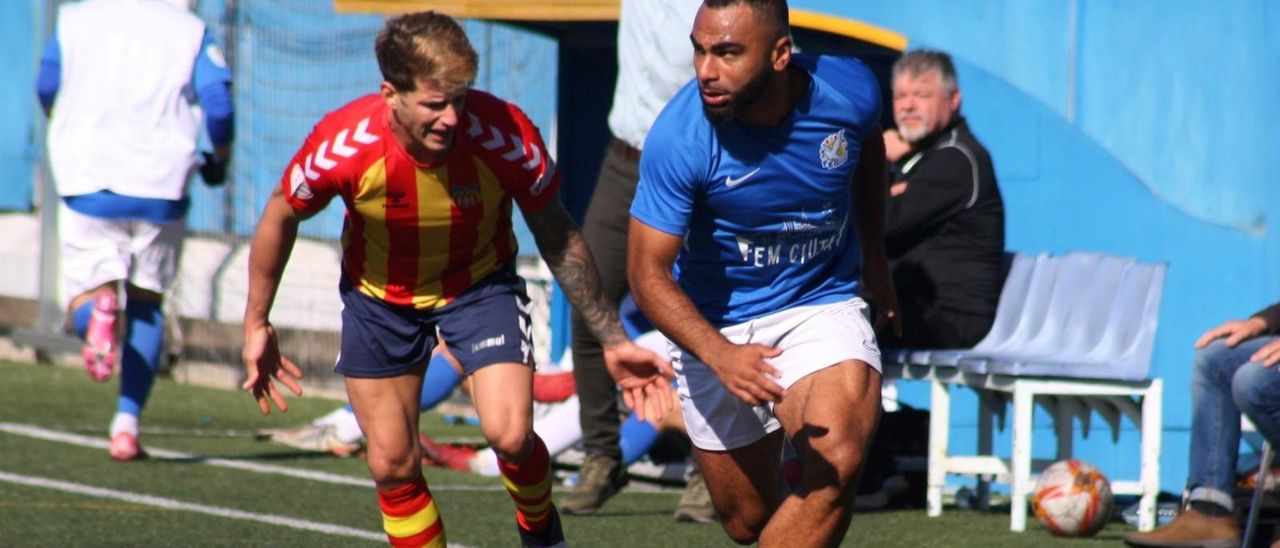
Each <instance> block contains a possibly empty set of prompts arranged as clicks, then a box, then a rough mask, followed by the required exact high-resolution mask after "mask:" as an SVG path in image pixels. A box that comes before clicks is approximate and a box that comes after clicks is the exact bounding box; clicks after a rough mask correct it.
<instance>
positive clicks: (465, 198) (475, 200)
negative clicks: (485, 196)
mask: <svg viewBox="0 0 1280 548" xmlns="http://www.w3.org/2000/svg"><path fill="white" fill-rule="evenodd" d="M449 194H450V195H451V196H453V203H455V204H458V207H462V208H467V207H474V206H476V205H479V204H480V185H476V184H469V185H452V186H450V187H449Z"/></svg>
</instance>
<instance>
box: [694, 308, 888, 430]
mask: <svg viewBox="0 0 1280 548" xmlns="http://www.w3.org/2000/svg"><path fill="white" fill-rule="evenodd" d="M867 315H868V309H867V303H866V302H865V301H863V300H862V299H860V298H854V299H850V300H848V301H843V302H838V303H832V304H824V305H814V306H800V307H795V308H789V309H787V310H783V311H782V312H778V313H776V314H770V315H768V316H763V317H760V318H756V319H754V320H750V321H748V322H745V323H740V324H737V325H731V326H728V327H724V328H721V329H720V333H721V334H723V335H724V336H725V338H727V339H729V341H730V342H733V343H735V344H746V343H757V344H762V345H765V346H771V347H775V348H779V349H781V350H782V355H780V356H778V357H776V358H771V359H770V360H769V363H770V364H772V365H773V366H774V367H775V368H777V369H778V370H779V372H781V373H782V378H781V379H779V381H778V384H780V385H782V387H783V389H786V388H789V387H791V385H793V384H795V383H796V382H797V381H799V380H800V379H802V378H804V377H805V376H806V375H809V374H810V373H814V372H816V371H820V370H822V369H826V368H828V367H831V366H833V365H835V364H837V363H839V362H842V361H845V360H859V361H862V362H866V363H867V365H870V366H871V367H872V368H873V369H875V370H876V371H877V372H878V371H880V349H879V347H877V346H876V335H875V331H874V330H873V329H872V328H871V324H870V322H868V319H867ZM670 352H671V364H672V366H673V367H674V368H675V370H676V374H677V376H678V381H679V387H678V389H679V393H680V405H681V410H683V411H684V421H685V425H686V426H687V427H688V430H689V439H690V440H692V441H693V445H694V446H696V447H698V448H699V449H704V450H710V451H724V450H729V449H737V448H740V447H745V446H747V445H751V444H752V443H755V442H756V441H758V440H759V439H760V438H763V437H765V435H767V434H769V433H771V432H773V431H775V430H777V429H779V428H781V427H782V424H781V423H779V422H778V418H777V417H776V416H774V414H773V406H772V404H769V405H757V406H751V405H747V403H746V402H744V401H742V400H740V399H738V397H737V396H734V395H733V393H732V392H729V390H728V389H727V388H725V386H724V384H723V383H721V382H720V379H719V377H716V375H715V373H712V372H711V369H710V368H709V367H707V365H706V364H705V363H702V362H701V361H700V360H698V359H697V358H696V357H694V356H693V355H691V354H686V353H684V352H683V351H681V350H680V348H679V347H677V346H675V345H674V344H672V345H671V346H670Z"/></svg>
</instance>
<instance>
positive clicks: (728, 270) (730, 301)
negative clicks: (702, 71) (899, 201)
mask: <svg viewBox="0 0 1280 548" xmlns="http://www.w3.org/2000/svg"><path fill="white" fill-rule="evenodd" d="M791 65H792V66H793V67H797V68H800V69H802V70H804V71H805V72H807V73H808V74H809V76H810V77H811V78H810V80H811V85H810V88H809V93H808V94H807V95H806V96H805V97H804V98H802V99H801V100H800V101H799V102H798V103H797V104H796V106H795V107H794V109H793V110H792V111H791V112H790V113H789V114H788V115H787V117H786V119H784V120H783V121H782V123H780V124H778V125H777V126H776V127H760V126H750V125H744V124H740V123H732V124H725V125H721V126H717V125H714V124H712V123H711V122H709V121H708V120H707V119H706V117H705V116H704V115H703V113H702V100H701V97H700V95H699V91H698V86H697V83H696V82H691V83H690V84H688V85H686V86H685V87H684V89H682V90H680V92H679V93H678V94H676V96H675V97H674V98H673V99H672V100H671V102H670V103H668V104H667V107H666V109H664V110H663V111H662V114H661V115H659V116H658V120H657V121H656V122H655V123H654V126H653V128H652V129H651V130H650V132H649V136H648V139H647V140H646V141H645V145H644V154H643V155H642V156H641V158H640V182H639V185H638V187H637V188H636V197H635V201H634V202H633V203H632V205H631V215H632V216H633V217H635V218H636V219H637V220H639V221H640V222H642V223H644V224H646V225H648V226H651V227H653V228H655V229H657V230H660V231H663V232H666V233H669V234H674V235H678V236H681V237H683V238H684V247H683V248H682V249H681V252H680V256H679V257H678V258H677V260H676V265H675V275H676V279H677V280H678V282H679V283H680V287H681V288H682V289H684V291H685V293H687V294H688V295H689V298H690V299H691V300H692V301H693V303H694V304H695V305H696V306H697V307H698V310H699V311H701V312H702V314H703V315H704V316H705V317H706V318H707V319H708V320H709V321H711V322H712V323H713V324H717V325H727V324H734V323H741V322H744V321H747V320H750V319H752V318H757V317H760V316H763V315H766V314H770V313H774V312H777V311H780V310H784V309H787V308H790V307H794V306H800V305H812V304H824V303H831V302H837V301H841V300H847V299H849V298H852V297H854V296H856V295H857V291H858V276H859V263H860V260H861V255H860V253H859V250H858V243H857V241H856V238H855V237H854V233H853V229H852V219H851V211H852V202H853V193H852V188H851V186H852V180H853V172H854V168H855V167H856V166H857V160H858V155H859V153H860V151H861V147H862V141H863V140H864V139H866V138H867V137H868V136H870V135H871V133H872V132H873V131H875V129H876V127H877V124H878V123H879V119H880V89H879V86H878V85H877V84H876V80H875V76H873V75H872V73H871V71H870V70H868V69H867V67H866V66H864V65H863V64H862V63H861V62H859V61H857V60H855V59H850V58H842V57H832V56H820V57H815V56H808V55H802V54H796V55H793V56H792V60H791ZM876 137H878V135H877V136H876Z"/></svg>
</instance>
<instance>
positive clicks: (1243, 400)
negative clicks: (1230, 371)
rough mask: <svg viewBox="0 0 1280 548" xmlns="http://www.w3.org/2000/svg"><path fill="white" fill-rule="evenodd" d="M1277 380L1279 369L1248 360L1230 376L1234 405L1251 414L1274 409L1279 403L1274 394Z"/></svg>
mask: <svg viewBox="0 0 1280 548" xmlns="http://www.w3.org/2000/svg"><path fill="white" fill-rule="evenodd" d="M1277 381H1280V371H1277V370H1276V369H1275V368H1273V367H1263V366H1262V364H1259V363H1256V362H1249V363H1247V364H1244V365H1243V366H1241V367H1240V369H1238V370H1236V373H1235V375H1234V376H1232V378H1231V399H1232V400H1234V401H1235V403H1236V407H1238V408H1239V409H1240V410H1241V411H1243V412H1244V413H1245V414H1247V415H1251V416H1256V415H1258V414H1259V413H1261V412H1266V411H1267V410H1270V409H1274V408H1276V407H1277V405H1278V404H1280V401H1277V399H1276V396H1275V394H1276V393H1277V392H1276V391H1275V385H1276V383H1277Z"/></svg>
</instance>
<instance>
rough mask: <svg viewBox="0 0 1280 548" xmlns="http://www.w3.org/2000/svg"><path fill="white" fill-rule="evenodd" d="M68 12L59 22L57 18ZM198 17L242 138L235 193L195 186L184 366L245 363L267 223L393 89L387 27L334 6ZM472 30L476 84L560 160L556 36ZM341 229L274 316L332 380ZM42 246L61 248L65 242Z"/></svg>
mask: <svg viewBox="0 0 1280 548" xmlns="http://www.w3.org/2000/svg"><path fill="white" fill-rule="evenodd" d="M56 3H57V2H54V3H53V4H55V5H51V9H49V10H48V14H47V17H49V18H53V17H56ZM194 11H195V13H196V14H197V15H198V16H200V17H201V19H203V20H204V21H205V22H206V23H207V24H208V26H209V29H210V31H211V32H212V33H213V35H214V37H215V38H216V39H217V40H218V42H219V43H220V44H221V45H222V47H223V49H224V52H225V56H226V58H227V61H228V64H229V65H230V67H231V69H232V72H233V81H234V84H233V98H234V101H235V108H236V120H235V121H236V139H235V142H234V146H233V149H232V163H231V170H230V172H229V176H228V180H227V182H226V184H225V185H223V186H221V187H217V188H209V187H206V186H204V185H203V184H201V183H200V181H199V179H198V178H195V179H193V181H192V183H191V186H190V195H191V203H192V206H191V209H190V213H189V215H188V219H187V222H188V228H189V230H190V232H189V235H188V238H187V241H186V246H185V249H184V253H183V259H182V263H181V266H180V270H179V275H178V280H177V283H176V285H175V287H174V289H173V292H172V295H171V296H170V298H169V299H168V301H167V304H166V306H167V309H168V310H167V311H168V312H169V313H168V317H169V318H171V319H173V321H171V322H170V324H171V325H170V329H169V349H170V355H171V356H173V357H178V358H179V359H182V360H192V361H199V362H213V363H218V364H238V363H239V362H240V344H241V338H242V336H241V327H242V325H241V324H242V317H243V314H244V305H245V299H246V296H247V281H248V280H247V278H248V252H249V244H250V239H251V236H252V232H253V230H254V228H255V226H256V224H257V220H258V217H259V215H260V213H261V211H262V208H263V206H264V205H265V203H266V200H267V198H268V197H269V195H270V193H271V191H272V189H273V188H274V187H275V186H276V185H277V184H278V182H279V180H280V176H281V173H282V172H283V170H284V169H285V165H286V163H287V162H288V161H289V159H290V158H292V156H293V154H294V152H295V151H296V150H297V148H298V147H299V146H300V145H301V144H302V142H303V139H304V138H305V137H306V135H307V133H308V132H309V131H310V130H311V128H312V126H313V125H314V124H315V123H316V122H318V121H319V120H320V119H321V118H322V117H323V116H324V115H325V114H326V113H328V112H330V111H332V110H334V109H336V108H338V107H340V106H342V105H343V104H345V103H347V102H349V101H351V100H353V99H355V98H357V97H359V96H361V95H365V94H368V93H372V92H375V91H376V90H377V89H378V85H379V83H380V82H381V81H382V79H381V76H380V74H379V72H378V67H377V63H376V59H375V58H374V53H373V42H374V37H375V36H376V35H377V32H378V30H379V29H380V28H381V27H382V24H383V21H384V18H383V17H381V16H371V15H351V14H338V13H335V12H334V11H333V4H332V2H320V1H315V0H253V1H252V2H246V1H243V0H241V1H237V0H201V1H200V2H197V3H196V6H195V8H194ZM463 24H464V27H465V29H466V31H467V34H468V36H469V37H470V38H471V41H472V43H473V45H474V46H475V48H476V50H477V51H478V53H479V54H480V72H479V74H478V76H477V81H476V83H475V87H476V88H478V89H483V90H486V91H489V92H491V93H493V94H495V95H497V96H499V97H502V98H505V99H508V100H511V101H513V102H515V103H516V104H518V105H520V107H521V108H522V109H523V110H525V111H526V113H528V114H529V116H530V118H531V119H532V120H533V121H534V123H535V124H537V125H538V127H539V128H541V129H542V132H543V136H544V138H545V139H546V140H547V142H548V146H549V147H550V148H551V150H553V151H554V150H555V149H554V147H555V142H556V136H555V126H554V119H555V110H556V104H555V100H556V90H555V84H556V79H557V74H556V70H557V64H556V57H557V45H556V42H555V40H553V39H551V38H548V37H545V36H541V35H538V34H536V33H533V32H529V31H525V30H521V29H518V28H514V27H510V26H506V25H502V24H499V23H492V22H484V21H464V22H463ZM204 138H206V137H204V136H202V139H204ZM203 146H208V145H207V143H204V144H203ZM52 209H54V208H41V213H40V215H53V214H54V212H53V211H51V210H52ZM342 219H343V208H342V207H341V205H340V204H332V205H331V206H330V207H329V208H327V209H326V210H325V211H323V212H322V213H321V214H319V215H317V216H316V217H313V218H312V219H310V220H308V221H306V222H304V223H303V224H302V226H301V227H300V238H299V241H298V243H297V245H296V246H295V248H294V251H293V254H292V258H291V260H290V262H289V265H288V267H287V269H286V271H285V274H284V278H283V280H282V284H281V288H280V293H279V295H278V296H277V298H276V304H275V306H274V308H273V311H272V323H273V324H274V325H275V326H276V327H277V329H278V330H279V331H281V337H280V340H281V346H282V351H283V352H285V353H286V354H287V355H288V356H290V357H291V358H293V359H294V360H295V361H297V362H298V363H299V364H300V365H302V366H303V367H304V369H305V370H310V371H312V372H316V371H327V370H328V369H330V368H331V367H332V365H333V362H334V360H335V359H336V357H337V349H338V337H337V333H338V329H339V328H340V325H341V317H340V313H341V303H340V301H339V298H338V292H337V286H338V278H339V263H340V259H341V250H340V248H339V243H338V238H339V235H340V232H341V228H342ZM515 224H516V227H517V238H518V240H519V244H520V250H521V256H520V257H519V258H518V270H519V272H520V273H521V274H522V275H523V276H524V277H525V279H526V280H527V281H528V290H529V294H530V297H531V298H532V300H533V303H534V309H533V315H534V318H533V320H534V321H533V324H534V331H535V332H534V340H535V358H536V359H537V360H538V361H539V363H546V362H547V360H548V359H549V350H548V348H549V344H550V339H551V334H550V332H549V329H550V327H549V326H550V315H551V307H550V300H551V298H550V294H551V282H550V274H549V271H548V270H547V268H546V266H545V265H544V264H543V263H542V262H541V260H540V259H539V258H538V257H537V254H536V248H535V246H534V244H533V240H532V237H531V235H530V234H529V232H528V229H527V227H526V226H525V224H524V222H523V220H522V219H517V220H516V223H515ZM46 236H47V235H46ZM41 247H42V252H44V253H52V252H56V246H50V245H45V246H41ZM53 278H54V279H56V276H55V277H53ZM53 285H54V287H48V288H43V289H42V290H41V292H40V293H41V295H40V297H39V300H40V301H42V302H48V301H51V300H52V301H56V302H65V296H62V298H58V296H55V295H54V294H53V292H54V291H55V290H56V284H53Z"/></svg>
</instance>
